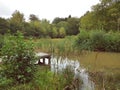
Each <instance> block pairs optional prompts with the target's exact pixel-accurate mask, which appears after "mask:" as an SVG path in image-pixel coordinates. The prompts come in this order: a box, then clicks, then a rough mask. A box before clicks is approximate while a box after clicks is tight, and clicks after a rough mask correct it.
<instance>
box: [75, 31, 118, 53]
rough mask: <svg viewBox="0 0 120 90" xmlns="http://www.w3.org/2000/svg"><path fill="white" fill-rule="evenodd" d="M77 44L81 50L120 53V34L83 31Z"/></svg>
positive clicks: (78, 37)
mask: <svg viewBox="0 0 120 90" xmlns="http://www.w3.org/2000/svg"><path fill="white" fill-rule="evenodd" d="M75 43H76V47H78V48H79V49H80V50H92V51H111V52H120V32H108V33H106V32H104V31H98V30H97V31H90V32H87V31H81V33H80V34H79V35H78V36H77V39H76V42H75Z"/></svg>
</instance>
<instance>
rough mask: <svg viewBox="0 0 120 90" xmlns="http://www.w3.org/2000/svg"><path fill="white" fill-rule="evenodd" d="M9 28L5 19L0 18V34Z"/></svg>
mask: <svg viewBox="0 0 120 90" xmlns="http://www.w3.org/2000/svg"><path fill="white" fill-rule="evenodd" d="M8 30H9V23H8V21H7V20H6V19H4V18H0V34H5V33H7V31H8Z"/></svg>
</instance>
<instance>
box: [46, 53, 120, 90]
mask: <svg viewBox="0 0 120 90" xmlns="http://www.w3.org/2000/svg"><path fill="white" fill-rule="evenodd" d="M76 57H77V58H74V59H73V60H71V59H68V58H62V57H53V56H52V58H51V71H53V72H58V71H62V70H63V69H65V68H66V67H67V66H71V67H72V68H73V69H74V73H75V75H74V77H79V78H80V79H81V80H82V81H83V84H82V86H81V87H79V90H95V89H96V86H95V84H94V83H93V82H92V81H91V80H90V79H89V74H88V72H87V71H88V70H89V69H91V70H93V71H97V70H100V71H107V72H110V73H111V72H113V73H114V72H120V63H119V62H120V53H108V52H86V53H84V54H80V55H78V56H76ZM45 63H46V64H47V63H48V62H47V61H46V62H45Z"/></svg>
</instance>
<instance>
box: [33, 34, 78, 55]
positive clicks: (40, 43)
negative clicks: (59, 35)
mask: <svg viewBox="0 0 120 90" xmlns="http://www.w3.org/2000/svg"><path fill="white" fill-rule="evenodd" d="M75 39H76V36H68V37H66V38H64V39H36V40H34V45H35V50H36V52H39V51H42V52H47V53H52V54H56V55H59V56H69V55H70V54H71V53H72V54H77V53H78V52H79V51H78V50H77V48H76V47H75V45H74V44H75V43H74V42H75Z"/></svg>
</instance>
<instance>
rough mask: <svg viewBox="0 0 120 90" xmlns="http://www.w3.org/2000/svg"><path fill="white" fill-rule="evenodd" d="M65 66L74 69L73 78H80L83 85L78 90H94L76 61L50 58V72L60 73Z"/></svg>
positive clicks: (92, 84)
mask: <svg viewBox="0 0 120 90" xmlns="http://www.w3.org/2000/svg"><path fill="white" fill-rule="evenodd" d="M46 63H47V62H46ZM67 66H71V67H72V68H73V69H74V73H75V75H74V78H80V79H81V80H82V81H83V85H82V86H80V90H94V83H93V82H92V81H90V80H89V76H88V73H87V72H86V70H85V69H84V68H81V66H80V62H78V61H77V60H68V58H65V59H62V58H61V57H59V58H57V57H52V58H51V70H52V71H54V72H58V71H62V70H63V69H65V68H66V67H67Z"/></svg>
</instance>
